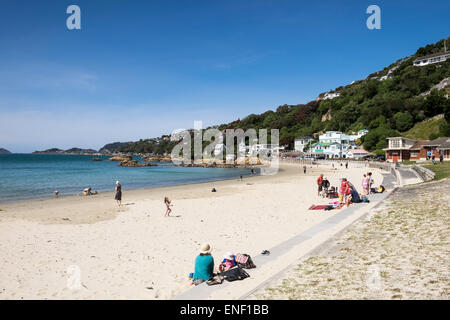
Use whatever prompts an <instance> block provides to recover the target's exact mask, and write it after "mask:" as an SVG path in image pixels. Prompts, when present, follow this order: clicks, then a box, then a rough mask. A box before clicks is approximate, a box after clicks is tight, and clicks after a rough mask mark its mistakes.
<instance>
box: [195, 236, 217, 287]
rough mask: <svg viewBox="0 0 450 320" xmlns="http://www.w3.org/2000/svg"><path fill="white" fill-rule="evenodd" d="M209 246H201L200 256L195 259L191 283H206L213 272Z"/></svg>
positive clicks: (206, 244) (212, 259) (212, 260)
mask: <svg viewBox="0 0 450 320" xmlns="http://www.w3.org/2000/svg"><path fill="white" fill-rule="evenodd" d="M211 250H212V248H211V246H210V245H209V244H208V243H204V244H202V246H201V247H200V254H199V255H198V256H197V258H195V269H194V276H193V278H192V282H193V283H194V284H195V285H197V284H200V283H202V282H203V281H208V280H209V279H210V278H211V277H212V276H213V272H214V258H213V257H212V256H211Z"/></svg>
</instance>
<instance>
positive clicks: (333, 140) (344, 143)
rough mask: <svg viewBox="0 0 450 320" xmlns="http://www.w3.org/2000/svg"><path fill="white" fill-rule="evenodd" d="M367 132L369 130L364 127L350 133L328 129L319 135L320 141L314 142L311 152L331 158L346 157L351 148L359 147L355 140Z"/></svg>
mask: <svg viewBox="0 0 450 320" xmlns="http://www.w3.org/2000/svg"><path fill="white" fill-rule="evenodd" d="M367 132H369V131H368V130H365V129H364V130H360V131H358V133H357V134H352V135H348V134H345V133H342V132H340V131H327V132H325V133H324V134H321V135H320V136H319V142H317V143H315V144H313V145H312V146H311V148H310V149H309V152H310V153H313V154H316V155H325V156H326V157H329V158H346V157H347V153H348V151H349V150H350V149H355V148H357V145H356V143H355V141H356V140H357V139H359V138H361V137H362V136H364V135H365V134H367Z"/></svg>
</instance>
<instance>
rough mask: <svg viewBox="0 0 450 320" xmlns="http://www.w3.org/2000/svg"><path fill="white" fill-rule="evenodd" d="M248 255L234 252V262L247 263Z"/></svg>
mask: <svg viewBox="0 0 450 320" xmlns="http://www.w3.org/2000/svg"><path fill="white" fill-rule="evenodd" d="M248 257H249V256H248V255H243V254H241V253H236V258H235V259H236V262H237V263H242V264H245V263H247V260H248Z"/></svg>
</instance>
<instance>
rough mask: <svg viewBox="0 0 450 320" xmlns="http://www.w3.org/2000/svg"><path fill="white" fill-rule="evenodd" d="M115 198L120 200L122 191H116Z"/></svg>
mask: <svg viewBox="0 0 450 320" xmlns="http://www.w3.org/2000/svg"><path fill="white" fill-rule="evenodd" d="M114 199H115V200H117V201H120V200H122V192H117V193H116V196H115V197H114Z"/></svg>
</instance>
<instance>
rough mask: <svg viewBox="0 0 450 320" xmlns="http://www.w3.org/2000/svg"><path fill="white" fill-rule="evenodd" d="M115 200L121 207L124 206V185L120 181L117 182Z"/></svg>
mask: <svg viewBox="0 0 450 320" xmlns="http://www.w3.org/2000/svg"><path fill="white" fill-rule="evenodd" d="M114 199H115V200H116V201H117V204H118V205H119V207H120V206H121V205H122V185H121V184H120V183H119V181H116V196H115V197H114Z"/></svg>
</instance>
